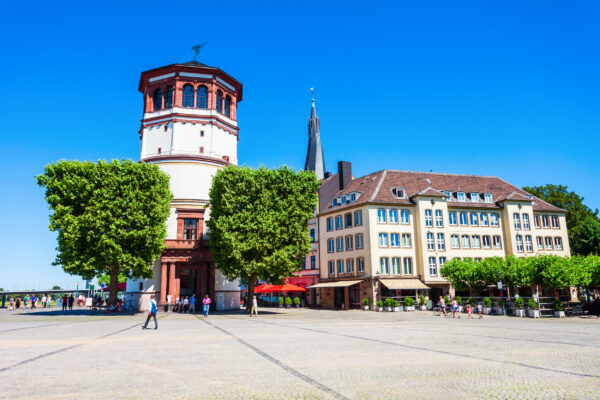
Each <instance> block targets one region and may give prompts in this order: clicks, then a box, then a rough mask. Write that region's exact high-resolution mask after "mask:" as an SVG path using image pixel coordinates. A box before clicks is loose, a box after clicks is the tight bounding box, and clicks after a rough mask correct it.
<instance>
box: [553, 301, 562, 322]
mask: <svg viewBox="0 0 600 400" xmlns="http://www.w3.org/2000/svg"><path fill="white" fill-rule="evenodd" d="M552 305H553V306H554V316H555V317H558V318H564V317H565V311H564V308H563V303H562V301H560V300H559V299H554V300H553V301H552Z"/></svg>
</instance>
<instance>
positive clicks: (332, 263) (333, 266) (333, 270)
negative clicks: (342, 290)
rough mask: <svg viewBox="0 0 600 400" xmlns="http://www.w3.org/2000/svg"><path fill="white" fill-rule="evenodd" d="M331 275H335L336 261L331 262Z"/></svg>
mask: <svg viewBox="0 0 600 400" xmlns="http://www.w3.org/2000/svg"><path fill="white" fill-rule="evenodd" d="M328 265H329V275H335V261H329V262H328Z"/></svg>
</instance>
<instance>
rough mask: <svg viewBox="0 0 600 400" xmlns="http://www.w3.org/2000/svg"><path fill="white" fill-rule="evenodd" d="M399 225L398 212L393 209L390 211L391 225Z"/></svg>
mask: <svg viewBox="0 0 600 400" xmlns="http://www.w3.org/2000/svg"><path fill="white" fill-rule="evenodd" d="M397 223H398V210H395V209H391V210H390V224H397Z"/></svg>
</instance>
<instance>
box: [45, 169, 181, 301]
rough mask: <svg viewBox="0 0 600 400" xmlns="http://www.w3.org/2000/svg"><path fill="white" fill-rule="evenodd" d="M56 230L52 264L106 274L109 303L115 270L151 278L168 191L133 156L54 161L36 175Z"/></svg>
mask: <svg viewBox="0 0 600 400" xmlns="http://www.w3.org/2000/svg"><path fill="white" fill-rule="evenodd" d="M36 179H37V182H38V185H40V186H42V187H45V188H46V200H47V201H48V204H49V206H50V207H49V208H50V209H51V210H52V211H53V213H52V215H51V216H50V230H51V231H56V232H58V247H57V251H58V254H57V256H56V259H55V261H54V262H53V265H60V266H62V268H63V269H64V271H65V272H67V273H68V274H71V275H79V276H82V277H83V278H84V279H92V278H94V277H96V276H102V275H105V274H107V275H109V276H110V292H109V293H110V294H109V298H110V302H111V303H114V302H115V301H116V300H117V283H118V280H119V274H121V275H124V276H127V277H131V278H150V277H152V263H153V261H154V260H155V259H156V258H158V257H159V256H160V254H161V252H162V250H163V249H164V246H165V244H164V241H165V237H166V220H167V217H168V216H169V204H170V201H171V197H172V195H171V192H170V191H169V177H168V176H167V175H166V174H165V173H163V172H161V171H160V170H159V168H158V166H156V165H154V164H144V163H136V162H133V161H125V160H124V161H117V160H115V161H112V162H106V161H98V162H97V163H94V162H91V161H85V162H79V161H59V162H57V163H56V164H50V165H48V166H46V169H45V172H44V174H42V175H39V176H37V177H36Z"/></svg>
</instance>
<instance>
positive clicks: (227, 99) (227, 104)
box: [225, 95, 231, 117]
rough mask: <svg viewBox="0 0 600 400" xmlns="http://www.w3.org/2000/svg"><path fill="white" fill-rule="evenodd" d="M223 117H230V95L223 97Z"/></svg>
mask: <svg viewBox="0 0 600 400" xmlns="http://www.w3.org/2000/svg"><path fill="white" fill-rule="evenodd" d="M225 116H226V117H230V116H231V96H230V95H227V96H225Z"/></svg>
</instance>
